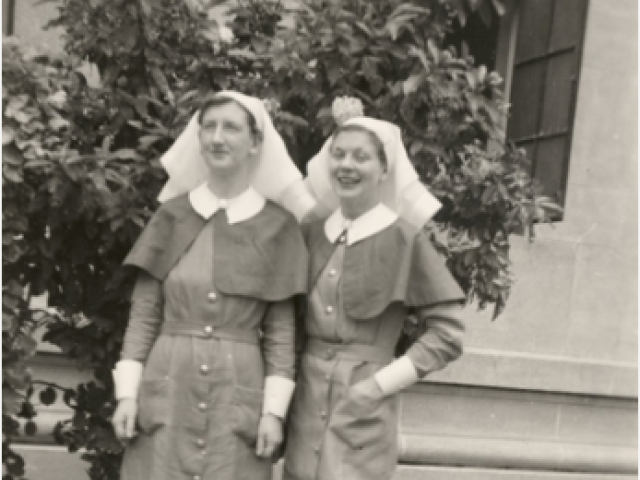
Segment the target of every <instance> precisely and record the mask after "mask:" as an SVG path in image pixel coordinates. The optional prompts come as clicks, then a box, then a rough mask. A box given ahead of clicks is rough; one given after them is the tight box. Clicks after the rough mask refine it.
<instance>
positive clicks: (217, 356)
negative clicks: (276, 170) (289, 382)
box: [121, 189, 307, 480]
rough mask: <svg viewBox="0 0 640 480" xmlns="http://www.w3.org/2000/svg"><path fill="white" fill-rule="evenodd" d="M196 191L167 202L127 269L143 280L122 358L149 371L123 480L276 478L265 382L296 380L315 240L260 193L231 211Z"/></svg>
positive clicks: (249, 195) (242, 199) (246, 197)
mask: <svg viewBox="0 0 640 480" xmlns="http://www.w3.org/2000/svg"><path fill="white" fill-rule="evenodd" d="M194 192H195V193H194ZM194 192H192V193H191V194H190V195H189V197H186V196H185V197H180V198H178V199H176V200H172V201H170V202H167V203H166V204H164V205H163V206H162V207H161V208H160V210H159V211H158V212H157V213H156V215H155V216H154V217H153V219H152V220H151V222H150V224H149V226H148V227H147V228H146V229H145V231H144V232H143V234H142V236H141V238H140V240H139V241H138V243H137V244H136V246H135V247H134V249H133V251H132V253H131V254H130V255H129V257H128V258H127V260H126V261H125V263H126V264H128V265H134V266H137V267H138V268H139V269H140V273H139V277H138V282H137V284H136V287H135V290H134V294H133V297H132V310H131V316H130V322H129V326H128V329H127V331H126V334H125V339H124V345H123V350H122V355H121V357H122V358H123V359H132V360H137V361H140V362H142V363H143V364H144V370H143V376H142V381H141V386H140V392H139V401H138V403H139V409H138V430H139V432H138V435H137V436H136V438H135V439H134V440H132V441H131V442H130V444H129V445H128V446H127V448H126V451H125V456H124V460H123V464H122V470H121V478H122V479H123V480H178V479H191V480H242V479H246V480H249V479H251V480H260V479H269V478H271V467H272V465H271V461H270V460H269V459H262V458H259V457H258V456H257V455H256V453H255V444H256V437H257V431H258V424H259V420H260V416H261V413H262V410H261V409H262V402H263V385H264V382H265V377H266V376H269V375H273V376H281V377H284V378H288V379H293V375H294V363H295V355H294V317H293V302H294V300H293V297H294V296H295V295H296V294H301V293H304V291H305V288H306V270H307V254H306V249H305V247H304V241H303V238H302V234H301V232H300V230H299V228H298V225H297V223H296V221H295V219H294V218H293V217H292V216H291V215H289V214H288V212H286V211H284V210H283V209H281V208H280V207H279V206H277V205H275V204H272V203H271V202H266V201H265V200H264V199H262V198H261V197H260V196H259V194H257V192H255V191H252V192H249V193H247V194H244V196H241V197H239V199H238V201H237V203H236V204H230V205H229V206H228V208H227V209H226V210H225V209H224V208H215V199H213V200H212V199H211V198H209V197H210V196H211V195H212V194H210V193H207V191H206V190H203V189H200V190H197V191H194ZM208 202H209V203H208ZM211 202H213V203H214V208H210V204H211ZM195 210H198V211H195ZM285 258H286V261H284V259H285ZM278 283H279V285H274V284H278Z"/></svg>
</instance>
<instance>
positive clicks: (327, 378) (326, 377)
mask: <svg viewBox="0 0 640 480" xmlns="http://www.w3.org/2000/svg"><path fill="white" fill-rule="evenodd" d="M324 379H325V380H326V381H327V382H328V381H329V380H331V375H329V374H328V373H327V374H326V375H325V376H324Z"/></svg>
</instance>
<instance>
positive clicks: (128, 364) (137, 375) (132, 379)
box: [113, 360, 142, 401]
mask: <svg viewBox="0 0 640 480" xmlns="http://www.w3.org/2000/svg"><path fill="white" fill-rule="evenodd" d="M141 378H142V363H140V362H138V361H136V360H120V361H119V362H118V363H116V368H115V369H114V370H113V383H114V384H115V388H116V400H118V401H120V400H122V399H123V398H133V399H137V398H138V388H139V387H140V379H141Z"/></svg>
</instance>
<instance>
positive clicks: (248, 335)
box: [160, 321, 260, 345]
mask: <svg viewBox="0 0 640 480" xmlns="http://www.w3.org/2000/svg"><path fill="white" fill-rule="evenodd" d="M160 334H161V335H187V336H191V337H199V338H218V339H222V340H231V341H233V342H240V343H252V344H255V345H258V344H259V343H260V333H259V332H258V331H257V330H246V329H241V328H231V327H214V326H213V325H207V324H206V323H200V322H187V321H178V322H164V323H163V324H162V330H161V331H160Z"/></svg>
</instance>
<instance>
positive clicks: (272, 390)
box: [262, 375, 296, 418]
mask: <svg viewBox="0 0 640 480" xmlns="http://www.w3.org/2000/svg"><path fill="white" fill-rule="evenodd" d="M295 388H296V384H295V382H294V381H292V380H289V379H288V378H284V377H278V376H275V375H270V376H268V377H267V378H266V380H265V383H264V404H263V406H262V412H263V413H271V414H272V415H275V416H276V417H279V418H284V417H286V416H287V410H288V409H289V403H290V402H291V397H292V396H293V390H294V389H295Z"/></svg>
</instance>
